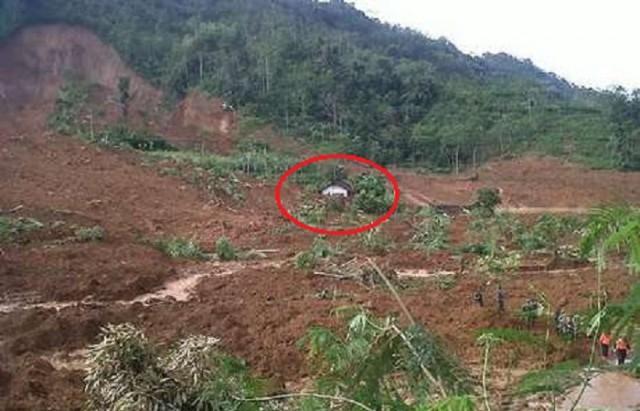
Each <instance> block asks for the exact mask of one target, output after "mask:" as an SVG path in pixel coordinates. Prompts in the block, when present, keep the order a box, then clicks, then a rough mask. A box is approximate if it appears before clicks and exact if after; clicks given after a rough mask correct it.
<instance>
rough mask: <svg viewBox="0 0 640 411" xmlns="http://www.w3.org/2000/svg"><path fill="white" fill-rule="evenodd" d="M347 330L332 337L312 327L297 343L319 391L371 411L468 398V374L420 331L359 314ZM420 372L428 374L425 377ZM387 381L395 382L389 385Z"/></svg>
mask: <svg viewBox="0 0 640 411" xmlns="http://www.w3.org/2000/svg"><path fill="white" fill-rule="evenodd" d="M346 328H347V329H346V330H345V332H344V333H340V334H336V333H334V332H333V331H332V330H329V329H327V328H322V327H314V328H311V329H310V330H308V331H307V334H306V336H305V337H304V338H303V339H302V340H301V341H300V342H299V345H300V346H302V347H306V348H307V350H308V353H309V358H310V360H311V367H310V369H311V371H312V372H314V373H317V375H318V376H319V378H318V379H317V380H316V391H317V392H320V393H326V394H331V395H340V396H342V397H346V398H351V399H356V400H358V401H360V402H362V403H363V404H365V405H367V406H368V407H370V408H371V409H376V410H408V411H410V410H425V409H426V410H430V409H432V408H431V407H432V406H434V402H435V401H434V400H435V396H434V394H436V393H438V392H439V391H440V392H442V391H445V392H447V393H449V394H450V395H456V394H458V395H465V394H470V386H469V381H468V380H469V377H468V374H467V372H466V371H465V370H464V368H463V367H462V366H461V365H460V364H459V362H458V360H457V359H456V358H455V357H453V356H452V355H451V354H449V353H448V352H447V351H446V350H445V349H444V348H443V346H442V343H441V342H440V341H439V340H438V339H437V338H436V337H435V336H434V335H432V334H431V333H430V332H429V331H428V330H426V329H424V328H423V327H421V326H419V325H413V326H409V327H407V328H401V327H400V326H399V325H398V324H397V323H396V321H395V320H394V319H392V318H386V319H378V318H374V317H373V316H370V315H369V314H368V313H366V312H359V313H357V314H356V315H355V316H353V317H352V318H351V320H350V321H349V323H348V326H347V327H346ZM424 370H428V372H429V373H430V374H429V375H425V372H424ZM429 377H431V378H429ZM390 381H393V383H387V382H390ZM434 381H437V382H438V384H440V389H439V388H438V387H436V385H435V384H434ZM407 398H411V404H412V405H409V402H408V401H407ZM451 401H454V400H453V399H452V400H451ZM465 402H466V401H465ZM313 405H314V406H313V407H311V408H310V409H313V410H327V409H329V408H330V406H329V404H328V402H327V401H324V400H323V401H314V404H313ZM323 405H324V406H323ZM297 409H308V408H302V407H299V408H297ZM339 409H341V410H342V409H344V410H354V411H355V409H356V408H353V407H349V406H345V407H344V408H339ZM441 409H442V408H441Z"/></svg>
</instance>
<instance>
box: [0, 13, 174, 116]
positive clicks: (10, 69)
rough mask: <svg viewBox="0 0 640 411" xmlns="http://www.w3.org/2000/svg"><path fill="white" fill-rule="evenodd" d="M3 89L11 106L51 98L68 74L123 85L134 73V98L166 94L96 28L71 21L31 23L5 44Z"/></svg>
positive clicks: (0, 74) (149, 100)
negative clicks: (73, 24) (123, 79)
mask: <svg viewBox="0 0 640 411" xmlns="http://www.w3.org/2000/svg"><path fill="white" fill-rule="evenodd" d="M0 56H2V59H0V90H2V91H3V97H4V98H3V99H1V100H0V101H1V102H2V103H4V106H5V107H7V108H12V109H16V108H22V107H24V106H25V105H28V104H30V103H33V102H51V101H52V100H53V99H55V97H56V94H57V92H58V89H59V88H60V86H61V85H62V84H63V82H64V80H65V76H72V77H76V78H79V79H82V80H84V81H86V82H88V83H91V84H99V85H101V86H103V87H105V88H107V89H109V90H117V87H118V81H119V79H120V78H121V77H129V78H130V79H131V92H132V95H133V100H134V101H135V103H136V104H139V105H141V106H143V105H144V106H155V105H157V104H158V102H159V100H160V98H161V96H162V94H161V93H160V92H159V91H157V90H155V89H154V88H153V87H151V86H150V85H149V84H148V83H147V82H146V81H144V80H143V79H142V78H141V77H139V76H138V75H137V74H136V73H134V72H133V71H132V70H131V69H129V68H128V67H127V66H126V65H125V64H124V63H123V61H122V60H121V59H120V57H119V56H118V54H117V53H116V52H115V50H113V48H111V47H110V46H108V45H106V44H104V43H103V42H102V41H100V39H98V38H97V36H96V35H95V34H93V33H92V32H91V31H89V30H86V29H82V28H79V27H69V26H66V25H46V26H36V27H29V28H26V29H23V30H20V31H18V32H17V33H16V34H15V35H13V36H12V37H11V38H10V39H8V40H7V41H5V42H4V43H3V44H1V45H0Z"/></svg>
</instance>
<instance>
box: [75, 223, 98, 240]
mask: <svg viewBox="0 0 640 411" xmlns="http://www.w3.org/2000/svg"><path fill="white" fill-rule="evenodd" d="M74 236H75V239H76V240H77V241H79V242H82V243H87V242H93V241H102V240H104V237H105V230H104V228H102V227H100V226H98V225H97V226H94V227H81V228H78V229H76V230H75V231H74Z"/></svg>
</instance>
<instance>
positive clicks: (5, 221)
mask: <svg viewBox="0 0 640 411" xmlns="http://www.w3.org/2000/svg"><path fill="white" fill-rule="evenodd" d="M43 227H44V224H42V223H41V222H40V221H38V220H35V219H33V218H23V217H20V218H11V217H0V243H13V242H16V241H18V240H20V237H21V236H22V235H24V234H26V233H29V232H31V231H35V230H39V229H41V228H43Z"/></svg>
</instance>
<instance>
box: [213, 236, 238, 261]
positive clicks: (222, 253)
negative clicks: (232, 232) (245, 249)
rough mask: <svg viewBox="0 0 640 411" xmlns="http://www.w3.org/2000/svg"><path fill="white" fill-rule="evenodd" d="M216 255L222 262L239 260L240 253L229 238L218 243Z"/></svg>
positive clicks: (220, 239) (224, 238)
mask: <svg viewBox="0 0 640 411" xmlns="http://www.w3.org/2000/svg"><path fill="white" fill-rule="evenodd" d="M216 254H217V255H218V258H219V259H220V260H221V261H234V260H237V259H238V253H237V252H236V249H235V248H234V247H233V244H231V242H230V241H229V239H228V238H227V237H220V238H219V239H218V241H217V242H216Z"/></svg>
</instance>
